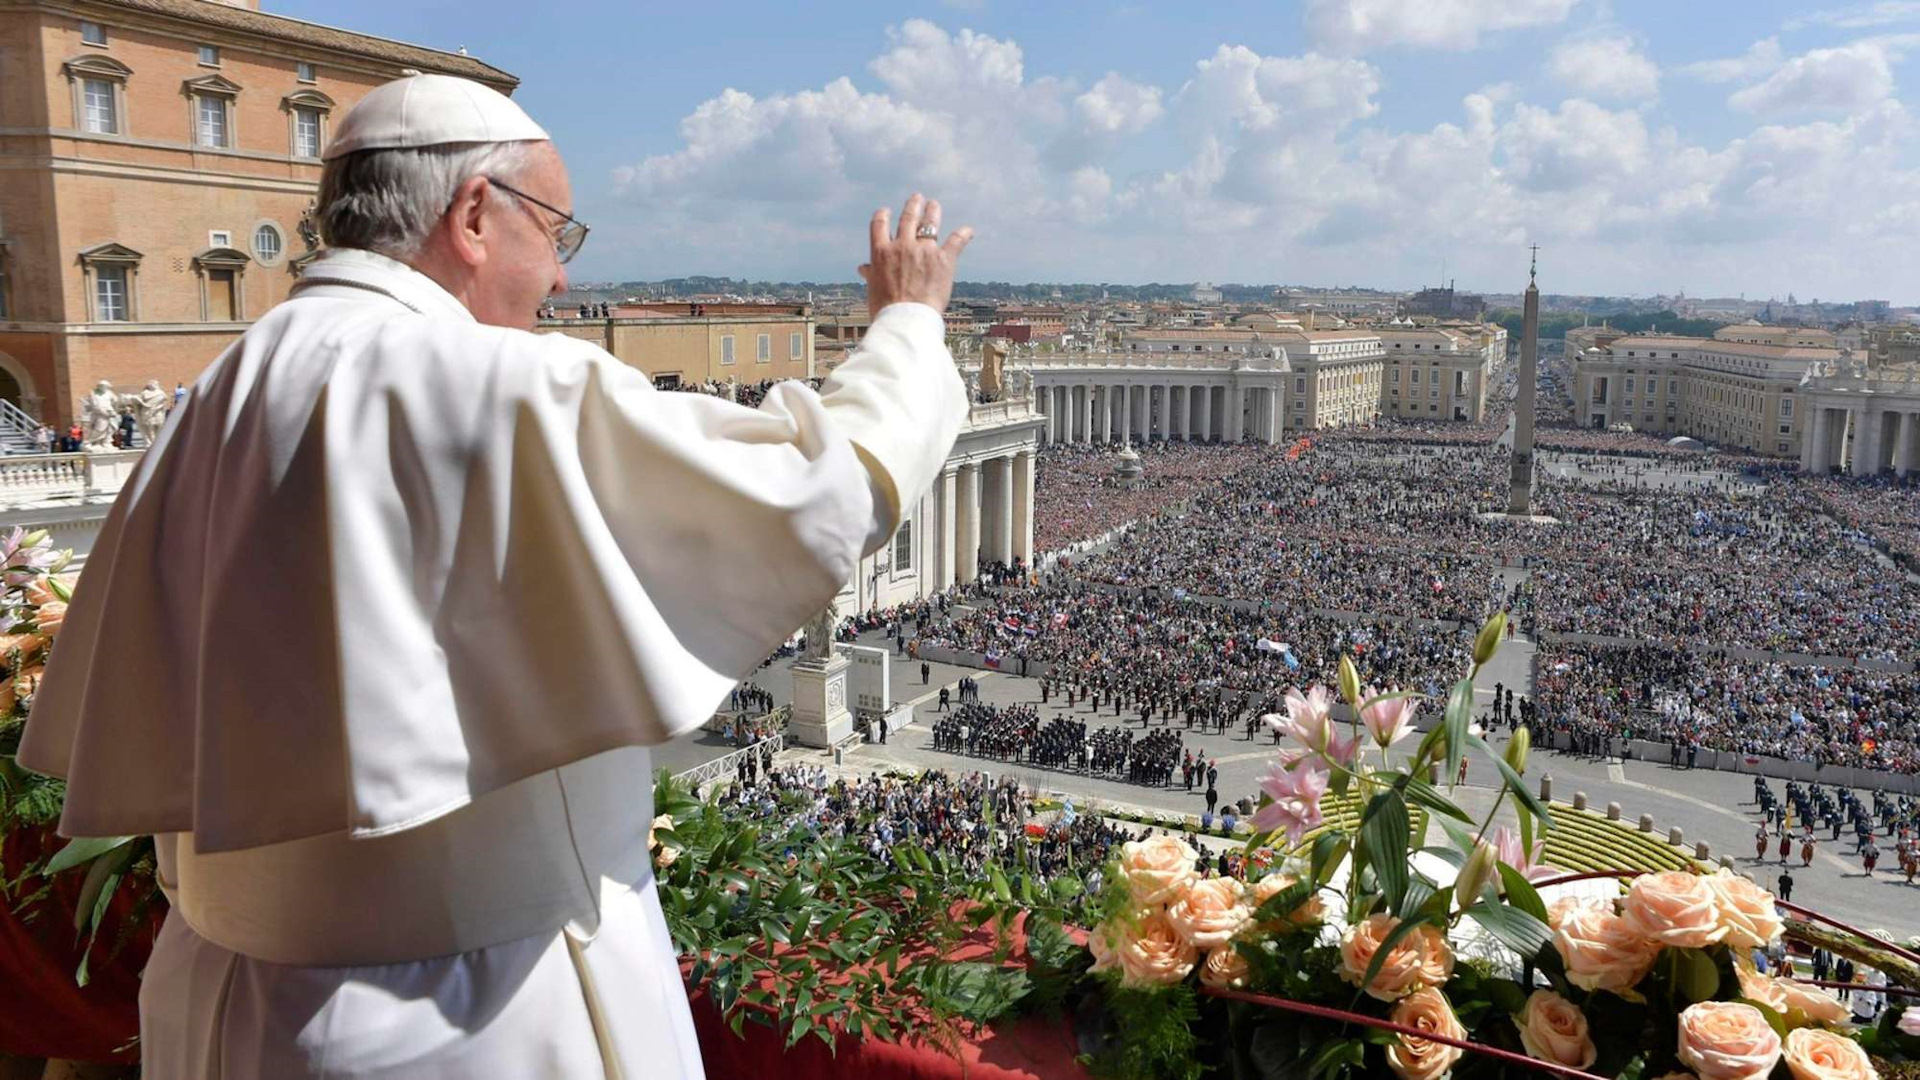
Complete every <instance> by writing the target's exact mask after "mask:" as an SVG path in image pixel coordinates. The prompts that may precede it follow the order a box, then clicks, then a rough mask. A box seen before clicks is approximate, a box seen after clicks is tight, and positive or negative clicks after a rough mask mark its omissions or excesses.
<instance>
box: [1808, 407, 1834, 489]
mask: <svg viewBox="0 0 1920 1080" xmlns="http://www.w3.org/2000/svg"><path fill="white" fill-rule="evenodd" d="M1809 426H1810V427H1811V428H1812V430H1811V431H1810V432H1809V433H1808V436H1807V443H1808V449H1809V450H1810V451H1812V453H1811V454H1810V455H1809V458H1808V461H1807V471H1808V472H1811V473H1815V474H1817V475H1822V476H1824V475H1825V474H1826V472H1827V470H1828V469H1831V468H1832V467H1833V412H1832V410H1830V409H1828V408H1827V407H1826V406H1824V405H1821V406H1815V408H1814V410H1813V423H1812V424H1811V425H1809Z"/></svg>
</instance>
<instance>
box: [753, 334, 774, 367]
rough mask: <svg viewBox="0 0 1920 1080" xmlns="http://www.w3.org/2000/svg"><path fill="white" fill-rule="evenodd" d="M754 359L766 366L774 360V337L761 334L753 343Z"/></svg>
mask: <svg viewBox="0 0 1920 1080" xmlns="http://www.w3.org/2000/svg"><path fill="white" fill-rule="evenodd" d="M753 359H754V361H755V362H756V363H761V364H764V363H766V362H767V361H769V360H772V359H773V335H772V334H761V335H759V336H758V337H756V338H755V339H754V342H753Z"/></svg>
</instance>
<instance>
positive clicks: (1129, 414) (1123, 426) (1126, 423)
mask: <svg viewBox="0 0 1920 1080" xmlns="http://www.w3.org/2000/svg"><path fill="white" fill-rule="evenodd" d="M1132 442H1133V387H1132V386H1122V387H1121V388H1120V445H1121V446H1127V445H1130V444H1131V443H1132Z"/></svg>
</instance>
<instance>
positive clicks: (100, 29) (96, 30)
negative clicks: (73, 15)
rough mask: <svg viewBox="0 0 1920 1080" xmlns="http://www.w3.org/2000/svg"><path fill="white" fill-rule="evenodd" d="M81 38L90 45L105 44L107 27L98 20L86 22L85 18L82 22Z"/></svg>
mask: <svg viewBox="0 0 1920 1080" xmlns="http://www.w3.org/2000/svg"><path fill="white" fill-rule="evenodd" d="M80 40H81V41H82V42H83V43H85V44H88V45H105V44H106V43H107V28H106V27H104V26H101V25H100V24H99V23H97V22H86V21H84V20H83V21H82V22H81V23H80Z"/></svg>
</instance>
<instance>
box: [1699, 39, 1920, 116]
mask: <svg viewBox="0 0 1920 1080" xmlns="http://www.w3.org/2000/svg"><path fill="white" fill-rule="evenodd" d="M1892 94H1893V64H1892V60H1891V58H1890V55H1889V50H1888V49H1887V48H1886V47H1884V46H1883V45H1880V44H1877V43H1874V42H1868V41H1857V42H1854V43H1852V44H1849V45H1842V46H1839V47H1838V48H1833V49H1814V50H1811V51H1809V52H1807V53H1804V54H1802V55H1800V56H1796V57H1794V58H1793V59H1791V60H1788V61H1787V62H1786V63H1785V64H1782V65H1781V66H1780V68H1779V69H1778V70H1777V71H1775V72H1774V73H1773V74H1772V75H1770V76H1768V77H1767V78H1766V79H1765V80H1764V81H1761V82H1758V83H1755V84H1753V85H1752V86H1747V87H1743V88H1742V89H1739V90H1736V91H1734V92H1733V95H1732V96H1731V97H1729V98H1727V104H1728V105H1730V106H1732V107H1733V108H1736V109H1740V110H1742V111H1745V112H1751V113H1789V112H1803V111H1810V110H1811V111H1828V110H1833V111H1839V112H1848V113H1852V112H1859V111H1861V110H1863V109H1867V108H1871V107H1872V106H1874V105H1876V104H1878V103H1879V102H1881V101H1884V100H1886V99H1887V98H1888V97H1890V96H1892Z"/></svg>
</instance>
